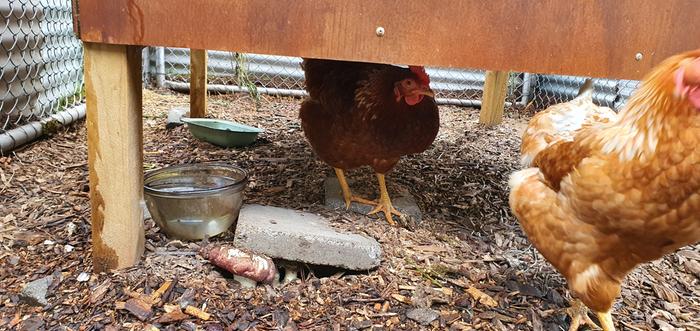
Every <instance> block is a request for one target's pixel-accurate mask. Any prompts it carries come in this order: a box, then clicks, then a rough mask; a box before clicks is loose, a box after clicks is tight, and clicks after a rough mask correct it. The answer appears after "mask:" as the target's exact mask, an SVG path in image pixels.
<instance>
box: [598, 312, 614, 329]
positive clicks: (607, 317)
mask: <svg viewBox="0 0 700 331" xmlns="http://www.w3.org/2000/svg"><path fill="white" fill-rule="evenodd" d="M598 321H600V326H602V327H603V331H615V324H613V320H612V314H610V312H609V311H607V312H604V313H600V312H599V313H598Z"/></svg>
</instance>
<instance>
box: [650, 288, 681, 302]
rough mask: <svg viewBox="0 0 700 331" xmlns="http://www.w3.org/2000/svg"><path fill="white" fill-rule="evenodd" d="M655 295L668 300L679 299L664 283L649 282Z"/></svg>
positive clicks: (675, 300)
mask: <svg viewBox="0 0 700 331" xmlns="http://www.w3.org/2000/svg"><path fill="white" fill-rule="evenodd" d="M651 287H652V288H653V289H654V292H655V293H656V296H657V297H659V298H660V299H663V300H666V301H668V302H678V301H679V300H680V298H679V296H678V293H676V291H674V290H673V289H671V288H669V287H668V286H666V285H664V284H651Z"/></svg>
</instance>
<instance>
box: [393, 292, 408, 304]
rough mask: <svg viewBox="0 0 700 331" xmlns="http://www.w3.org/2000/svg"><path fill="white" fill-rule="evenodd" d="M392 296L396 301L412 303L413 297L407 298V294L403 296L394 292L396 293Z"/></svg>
mask: <svg viewBox="0 0 700 331" xmlns="http://www.w3.org/2000/svg"><path fill="white" fill-rule="evenodd" d="M391 297H392V298H394V300H396V301H398V302H401V303H405V304H407V305H410V304H411V299H410V298H407V297H405V296H403V295H401V294H396V293H394V294H392V295H391Z"/></svg>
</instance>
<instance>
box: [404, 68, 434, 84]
mask: <svg viewBox="0 0 700 331" xmlns="http://www.w3.org/2000/svg"><path fill="white" fill-rule="evenodd" d="M408 69H409V70H411V72H413V73H414V74H416V76H418V79H420V81H421V83H423V84H425V85H430V77H429V76H428V74H427V73H426V72H425V67H423V66H408Z"/></svg>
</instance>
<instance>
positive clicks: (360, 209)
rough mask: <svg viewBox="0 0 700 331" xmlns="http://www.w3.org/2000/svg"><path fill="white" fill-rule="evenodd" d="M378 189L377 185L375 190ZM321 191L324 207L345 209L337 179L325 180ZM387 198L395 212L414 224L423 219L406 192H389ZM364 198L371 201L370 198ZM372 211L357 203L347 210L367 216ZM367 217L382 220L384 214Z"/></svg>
mask: <svg viewBox="0 0 700 331" xmlns="http://www.w3.org/2000/svg"><path fill="white" fill-rule="evenodd" d="M348 185H349V186H350V189H352V183H351V182H350V181H348ZM378 189H379V185H377V190H378ZM323 190H324V192H325V205H326V207H328V208H330V209H345V199H343V190H341V189H340V182H338V178H336V177H328V178H326V180H325V181H324V182H323ZM378 194H379V192H378V191H377V195H378ZM389 197H390V198H391V204H393V205H394V208H396V210H398V211H399V212H401V213H403V214H404V215H407V216H409V217H410V218H412V219H413V220H414V221H415V223H420V221H421V220H422V219H423V213H422V212H421V210H420V208H419V207H418V205H417V204H416V199H414V198H413V196H412V195H411V194H410V193H408V192H407V191H400V192H389ZM364 198H367V199H371V198H372V197H364ZM372 209H373V207H372V206H369V205H365V204H361V203H357V202H353V203H352V204H351V205H350V208H349V210H351V211H353V212H356V213H359V214H363V215H367V213H369V212H370V211H372ZM367 216H369V217H374V218H379V217H382V218H384V213H381V212H380V213H376V214H373V215H367Z"/></svg>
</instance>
